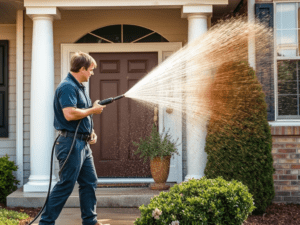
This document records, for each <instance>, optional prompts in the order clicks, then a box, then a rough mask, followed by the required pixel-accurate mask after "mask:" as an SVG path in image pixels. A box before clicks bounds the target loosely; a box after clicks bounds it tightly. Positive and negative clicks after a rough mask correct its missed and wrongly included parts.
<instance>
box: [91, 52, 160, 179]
mask: <svg viewBox="0 0 300 225" xmlns="http://www.w3.org/2000/svg"><path fill="white" fill-rule="evenodd" d="M91 56H93V57H94V59H95V60H96V62H97V64H98V67H97V68H96V69H95V70H94V73H95V75H94V76H92V77H91V79H90V93H91V99H92V101H95V100H97V99H100V100H103V99H106V98H109V97H116V96H118V95H121V94H125V92H126V91H127V90H129V89H130V88H131V87H132V86H133V85H134V84H136V83H137V82H138V81H139V80H140V79H141V78H142V77H143V76H144V75H146V74H147V73H148V72H150V71H151V69H153V68H154V67H155V66H156V65H157V63H158V57H157V53H144V52H143V53H93V54H91ZM93 119H94V129H95V132H96V134H97V135H98V142H97V143H96V144H94V145H91V148H92V150H93V155H94V160H95V166H96V170H97V175H98V177H151V172H150V165H149V162H147V163H145V164H144V163H143V160H142V159H140V157H139V155H134V154H133V152H134V151H135V150H136V149H137V147H136V146H134V145H133V144H132V141H138V140H139V138H140V137H144V136H145V135H149V134H150V132H151V128H152V124H153V107H145V106H144V105H143V104H141V103H138V102H137V101H134V100H131V99H127V98H122V99H120V100H118V101H116V102H114V103H111V104H109V105H107V106H106V108H105V109H104V110H103V113H102V114H101V115H94V116H93Z"/></svg>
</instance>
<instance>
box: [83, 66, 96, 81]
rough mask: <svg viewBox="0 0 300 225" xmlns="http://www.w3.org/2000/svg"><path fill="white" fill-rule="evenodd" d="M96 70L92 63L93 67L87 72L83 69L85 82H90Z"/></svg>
mask: <svg viewBox="0 0 300 225" xmlns="http://www.w3.org/2000/svg"><path fill="white" fill-rule="evenodd" d="M94 68H95V66H94V64H93V63H92V65H91V66H90V67H89V68H88V69H87V70H85V68H82V69H81V74H82V78H83V80H84V81H83V82H88V81H89V79H90V77H91V76H92V75H94Z"/></svg>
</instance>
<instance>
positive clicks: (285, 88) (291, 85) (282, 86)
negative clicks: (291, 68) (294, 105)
mask: <svg viewBox="0 0 300 225" xmlns="http://www.w3.org/2000/svg"><path fill="white" fill-rule="evenodd" d="M278 94H297V81H278Z"/></svg>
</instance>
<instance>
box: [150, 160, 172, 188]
mask: <svg viewBox="0 0 300 225" xmlns="http://www.w3.org/2000/svg"><path fill="white" fill-rule="evenodd" d="M170 160H171V156H164V157H163V160H161V158H160V157H154V158H153V160H151V161H150V170H151V175H152V177H153V179H154V181H155V183H154V184H151V186H150V188H151V189H152V190H167V189H169V188H170V186H168V185H166V184H165V183H166V181H167V179H168V176H169V171H170Z"/></svg>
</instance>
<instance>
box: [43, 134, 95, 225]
mask: <svg viewBox="0 0 300 225" xmlns="http://www.w3.org/2000/svg"><path fill="white" fill-rule="evenodd" d="M72 140H73V138H72V137H63V136H60V137H59V138H58V140H57V143H56V146H55V155H56V157H57V159H58V161H59V167H60V168H61V166H62V165H63V163H64V162H65V160H66V158H67V155H68V153H69V151H70V147H71V144H72ZM49 160H50V159H49ZM76 181H77V182H78V184H79V199H80V209H81V218H82V224H83V225H95V224H96V223H97V214H96V207H97V199H96V194H95V192H96V188H97V174H96V170H95V166H94V160H93V156H92V151H91V149H90V146H89V144H87V142H86V141H84V140H81V139H76V141H75V144H74V147H73V150H72V153H71V155H70V157H69V159H68V161H67V163H66V165H65V166H64V169H63V171H62V173H61V175H60V181H59V182H57V184H56V185H55V186H54V188H53V190H52V191H51V193H50V196H49V199H48V202H47V204H46V207H45V209H44V211H43V213H42V216H41V220H40V222H39V225H49V224H51V225H53V224H55V220H56V219H57V218H58V216H59V214H60V212H61V210H62V209H63V207H64V205H65V203H66V201H67V199H68V198H69V196H70V195H71V193H72V191H73V189H74V185H75V183H76Z"/></svg>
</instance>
